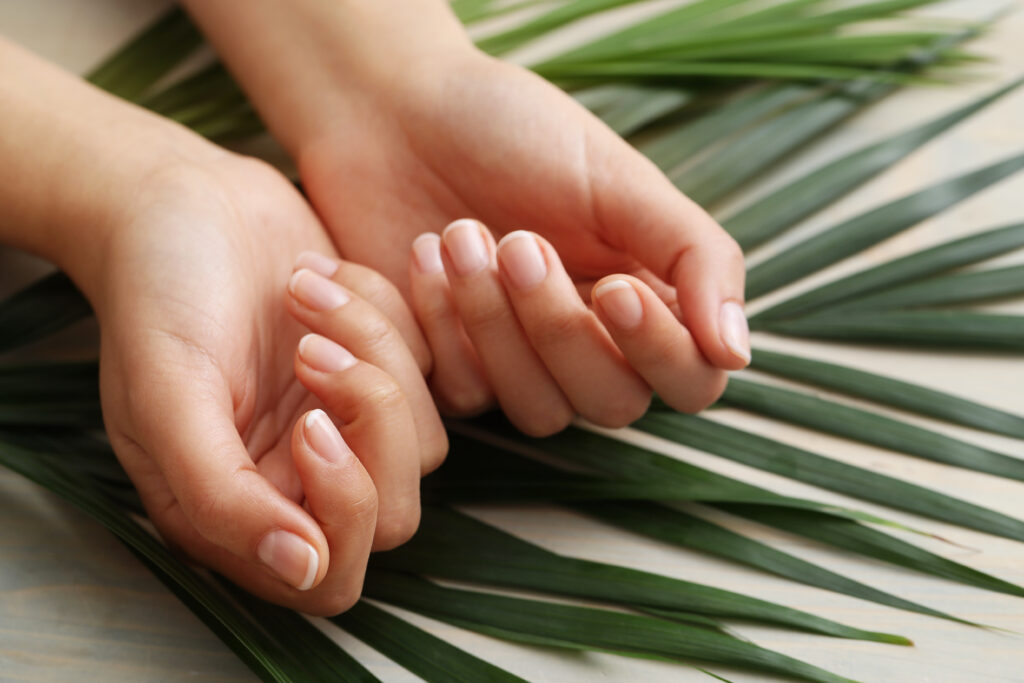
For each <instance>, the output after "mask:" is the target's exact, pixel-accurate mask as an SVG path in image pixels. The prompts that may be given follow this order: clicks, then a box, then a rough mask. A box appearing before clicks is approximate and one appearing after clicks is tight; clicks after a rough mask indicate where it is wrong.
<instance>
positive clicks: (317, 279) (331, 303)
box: [288, 268, 350, 311]
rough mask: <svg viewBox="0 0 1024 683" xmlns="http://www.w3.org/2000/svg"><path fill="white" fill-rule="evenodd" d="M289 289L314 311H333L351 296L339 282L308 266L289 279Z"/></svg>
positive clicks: (301, 302)
mask: <svg viewBox="0 0 1024 683" xmlns="http://www.w3.org/2000/svg"><path fill="white" fill-rule="evenodd" d="M288 291H289V292H291V293H292V296H294V297H295V298H296V299H298V301H299V303H300V304H302V305H303V306H305V307H306V308H311V309H313V310H314V311H333V310H334V309H335V308H338V307H339V306H343V305H344V304H346V303H348V300H349V298H350V297H349V295H348V292H346V291H345V289H344V288H343V287H342V286H341V285H339V284H338V283H337V282H334V281H333V280H328V279H327V278H325V277H324V276H322V275H320V274H319V273H315V272H313V271H312V270H309V269H307V268H303V269H302V270H297V271H295V274H294V275H292V279H291V280H289V281H288Z"/></svg>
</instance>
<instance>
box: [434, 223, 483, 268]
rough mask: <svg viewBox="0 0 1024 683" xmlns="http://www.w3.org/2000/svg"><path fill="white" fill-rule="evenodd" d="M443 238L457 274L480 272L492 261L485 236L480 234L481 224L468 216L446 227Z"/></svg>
mask: <svg viewBox="0 0 1024 683" xmlns="http://www.w3.org/2000/svg"><path fill="white" fill-rule="evenodd" d="M441 239H442V240H443V241H444V246H445V248H446V249H448V256H449V257H450V258H451V260H452V266H454V268H455V273H456V274H457V275H460V276H462V277H466V276H467V275H473V274H474V273H479V272H480V271H481V270H483V269H484V268H486V267H487V264H488V263H490V261H491V256H490V254H489V253H488V251H487V245H486V244H485V243H484V236H483V235H482V234H480V224H479V223H477V222H476V221H473V220H469V219H468V218H463V219H462V220H458V221H455V222H454V223H452V224H451V225H449V226H448V227H447V228H445V229H444V233H442V235H441Z"/></svg>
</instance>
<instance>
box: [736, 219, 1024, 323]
mask: <svg viewBox="0 0 1024 683" xmlns="http://www.w3.org/2000/svg"><path fill="white" fill-rule="evenodd" d="M1021 247H1024V223H1018V224H1015V225H1008V226H1005V227H1001V228H994V229H991V230H985V231H982V232H978V233H976V234H973V235H970V236H968V237H964V238H961V239H958V240H953V241H951V242H946V243H945V244H940V245H938V246H935V247H931V248H930V249H925V250H923V251H920V252H916V253H914V254H910V255H908V256H904V257H902V258H898V259H895V260H893V261H889V262H887V263H882V264H880V265H878V266H875V267H874V268H869V269H867V270H862V271H859V272H857V273H854V274H852V275H848V276H846V277H843V278H840V279H838V280H835V281H833V282H830V283H828V284H825V285H822V286H820V287H817V288H815V289H812V290H810V291H808V292H806V293H804V294H801V295H799V296H795V297H793V298H791V299H787V300H786V301H784V302H782V303H780V304H777V305H775V306H773V307H771V308H769V309H767V310H764V311H762V312H761V313H758V314H757V315H756V316H754V317H753V318H752V323H751V324H753V325H754V326H755V327H756V326H757V325H759V324H761V321H765V320H769V319H772V318H787V317H794V316H798V315H803V314H806V313H808V312H811V311H815V310H818V309H821V308H824V307H826V306H831V305H834V304H837V303H843V302H846V301H848V300H851V299H856V298H858V297H861V296H862V295H866V294H871V293H874V292H878V291H881V290H888V288H890V287H893V286H895V285H899V284H903V283H907V282H913V281H915V280H918V279H921V278H924V277H926V276H928V275H934V274H936V273H942V272H945V271H947V270H951V269H953V268H958V267H960V266H966V265H970V264H972V263H977V262H978V261H983V260H985V259H988V258H992V257H994V256H999V255H1001V254H1005V253H1007V252H1010V251H1013V250H1015V249H1020V248H1021Z"/></svg>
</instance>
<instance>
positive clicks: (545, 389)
mask: <svg viewBox="0 0 1024 683" xmlns="http://www.w3.org/2000/svg"><path fill="white" fill-rule="evenodd" d="M441 245H442V246H441V257H442V261H443V263H444V268H445V272H446V273H447V274H448V282H449V285H450V287H451V292H452V299H453V300H454V301H455V307H456V310H457V311H458V313H459V318H460V319H461V320H462V324H463V326H464V327H465V329H466V333H467V334H468V335H469V338H470V340H472V342H473V347H474V348H475V349H476V352H477V355H478V356H479V358H480V363H481V365H482V366H483V369H484V374H485V375H486V377H487V381H488V383H489V384H490V386H491V389H492V390H493V391H494V395H495V396H496V397H497V399H498V403H500V404H501V407H502V410H504V412H505V414H506V415H507V416H508V418H509V419H510V420H511V421H512V423H513V424H515V425H516V426H517V427H519V429H521V430H523V431H524V432H526V433H528V434H531V435H533V436H546V435H549V434H553V433H554V432H557V431H560V430H562V429H564V428H565V427H566V426H567V425H568V424H569V422H570V421H571V420H572V417H573V415H574V411H573V409H572V406H571V405H570V403H569V401H568V399H566V397H565V396H564V395H563V394H562V391H561V389H559V388H558V384H557V383H556V382H555V379H554V378H553V377H552V376H551V373H550V372H548V370H547V368H546V367H545V365H544V362H543V361H542V360H541V359H540V357H539V356H538V355H537V354H536V352H535V351H534V350H533V347H532V346H531V344H530V341H529V339H527V337H526V334H525V333H524V332H523V328H522V327H521V326H520V325H519V321H518V320H516V316H515V312H514V311H513V309H512V306H511V304H510V303H509V300H508V297H507V296H506V294H505V289H504V287H503V286H502V284H501V281H500V279H499V277H498V272H497V264H496V262H495V259H494V240H493V238H492V237H491V235H490V233H488V232H487V230H486V229H484V227H483V226H482V225H481V224H480V223H477V222H476V221H472V220H458V221H455V222H454V223H452V224H451V225H449V226H448V227H447V228H445V230H444V232H443V233H442V235H441Z"/></svg>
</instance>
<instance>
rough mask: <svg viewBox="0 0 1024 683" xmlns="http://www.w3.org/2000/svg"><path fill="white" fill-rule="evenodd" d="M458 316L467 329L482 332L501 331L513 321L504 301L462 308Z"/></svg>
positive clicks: (481, 303)
mask: <svg viewBox="0 0 1024 683" xmlns="http://www.w3.org/2000/svg"><path fill="white" fill-rule="evenodd" d="M460 314H461V317H462V322H463V325H464V326H465V327H466V328H467V329H476V330H483V331H491V330H495V331H502V330H504V329H505V328H506V327H507V326H508V325H509V323H510V321H511V320H512V319H513V316H512V311H511V309H510V308H509V305H508V303H507V302H505V301H487V302H480V303H477V304H475V305H471V306H464V307H463V308H462V310H461V311H460Z"/></svg>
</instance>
